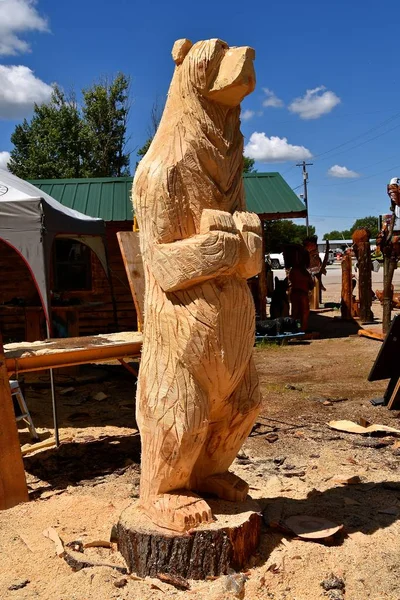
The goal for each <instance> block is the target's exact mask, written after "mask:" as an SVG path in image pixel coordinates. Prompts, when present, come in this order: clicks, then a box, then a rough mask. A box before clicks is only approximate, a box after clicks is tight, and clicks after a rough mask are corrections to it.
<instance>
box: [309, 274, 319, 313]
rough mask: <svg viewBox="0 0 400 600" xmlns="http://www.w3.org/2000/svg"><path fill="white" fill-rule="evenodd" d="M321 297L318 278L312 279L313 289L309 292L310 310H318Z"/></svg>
mask: <svg viewBox="0 0 400 600" xmlns="http://www.w3.org/2000/svg"><path fill="white" fill-rule="evenodd" d="M320 297H321V284H320V280H319V279H318V277H314V288H313V290H312V292H311V297H310V308H311V310H318V309H319V304H320Z"/></svg>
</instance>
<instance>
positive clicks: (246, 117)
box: [240, 110, 255, 121]
mask: <svg viewBox="0 0 400 600" xmlns="http://www.w3.org/2000/svg"><path fill="white" fill-rule="evenodd" d="M254 115H255V112H254V110H244V111H243V112H242V114H241V115H240V117H241V119H242V120H243V121H249V120H250V119H252V118H253V117H254Z"/></svg>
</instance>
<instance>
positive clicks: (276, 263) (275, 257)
mask: <svg viewBox="0 0 400 600" xmlns="http://www.w3.org/2000/svg"><path fill="white" fill-rule="evenodd" d="M268 256H269V261H270V263H271V267H272V269H284V268H285V261H284V260H283V254H269V255H268ZM266 258H267V257H266Z"/></svg>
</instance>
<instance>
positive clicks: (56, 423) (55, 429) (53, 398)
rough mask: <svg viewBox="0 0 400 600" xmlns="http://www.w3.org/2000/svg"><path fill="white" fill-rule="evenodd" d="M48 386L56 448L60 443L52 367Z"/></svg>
mask: <svg viewBox="0 0 400 600" xmlns="http://www.w3.org/2000/svg"><path fill="white" fill-rule="evenodd" d="M50 387H51V404H52V406H53V423H54V439H55V442H56V448H58V447H59V445H60V435H59V432H58V415H57V403H56V392H55V389H54V376H53V369H50Z"/></svg>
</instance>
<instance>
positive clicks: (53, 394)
mask: <svg viewBox="0 0 400 600" xmlns="http://www.w3.org/2000/svg"><path fill="white" fill-rule="evenodd" d="M49 313H50V311H49ZM49 319H50V314H49ZM46 327H47V337H48V338H49V337H50V326H49V320H48V319H46ZM49 371H50V389H51V405H52V408H53V424H54V439H55V442H56V448H58V447H59V445H60V435H59V432H58V414H57V402H56V390H55V387H54V375H53V369H49Z"/></svg>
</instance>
